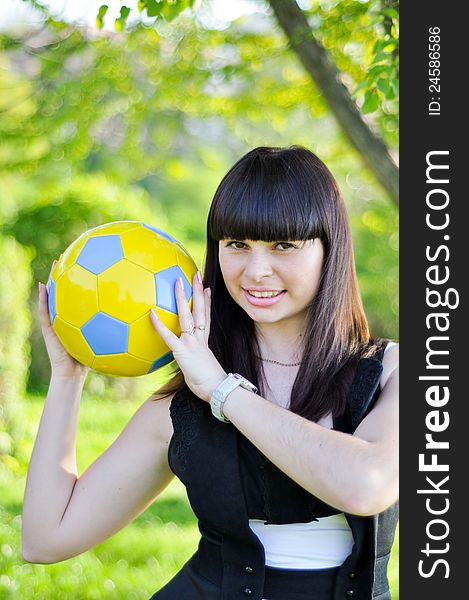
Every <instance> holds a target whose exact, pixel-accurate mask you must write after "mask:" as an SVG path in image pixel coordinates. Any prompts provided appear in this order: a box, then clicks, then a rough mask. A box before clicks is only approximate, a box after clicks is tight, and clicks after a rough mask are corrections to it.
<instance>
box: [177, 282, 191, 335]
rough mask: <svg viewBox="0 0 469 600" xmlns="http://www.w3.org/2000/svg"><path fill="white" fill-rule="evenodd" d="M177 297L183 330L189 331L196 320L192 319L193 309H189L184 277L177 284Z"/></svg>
mask: <svg viewBox="0 0 469 600" xmlns="http://www.w3.org/2000/svg"><path fill="white" fill-rule="evenodd" d="M175 296H176V305H177V309H178V316H179V323H180V325H181V329H189V328H190V327H192V326H193V325H194V319H193V317H192V313H191V309H190V307H189V302H188V301H187V298H186V293H185V291H184V285H183V283H182V277H180V278H179V279H178V280H177V282H176V285H175Z"/></svg>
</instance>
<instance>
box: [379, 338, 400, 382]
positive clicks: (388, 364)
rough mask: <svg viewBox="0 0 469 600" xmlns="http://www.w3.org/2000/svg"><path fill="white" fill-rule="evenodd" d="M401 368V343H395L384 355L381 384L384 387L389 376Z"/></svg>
mask: <svg viewBox="0 0 469 600" xmlns="http://www.w3.org/2000/svg"><path fill="white" fill-rule="evenodd" d="M398 368H399V344H395V345H393V346H391V347H390V348H389V350H386V352H385V353H384V356H383V372H382V374H381V381H380V386H381V389H384V386H385V385H386V382H387V381H388V379H389V376H390V375H391V373H392V372H393V371H395V370H396V369H398Z"/></svg>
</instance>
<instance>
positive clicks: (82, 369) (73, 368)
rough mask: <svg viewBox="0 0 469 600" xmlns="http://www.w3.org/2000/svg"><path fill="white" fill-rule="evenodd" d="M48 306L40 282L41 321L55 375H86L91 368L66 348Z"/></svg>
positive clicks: (43, 286)
mask: <svg viewBox="0 0 469 600" xmlns="http://www.w3.org/2000/svg"><path fill="white" fill-rule="evenodd" d="M56 263H57V261H56V260H54V262H53V263H52V267H51V271H50V272H51V273H52V271H53V269H54V267H55V265H56ZM49 277H50V274H49ZM47 306H48V292H47V287H46V286H45V285H44V284H43V283H39V308H38V312H39V321H40V324H41V330H42V337H43V338H44V342H45V344H46V350H47V354H48V355H49V360H50V364H51V369H52V373H53V375H59V376H61V377H86V375H87V373H88V371H89V369H90V368H89V367H87V366H85V365H82V364H81V363H79V362H78V361H77V360H75V359H74V358H73V357H72V356H70V354H69V353H68V352H67V351H66V350H65V348H64V347H63V345H62V343H61V342H60V340H59V338H58V337H57V335H56V333H55V331H54V330H53V328H52V326H51V324H50V317H49V310H48V307H47Z"/></svg>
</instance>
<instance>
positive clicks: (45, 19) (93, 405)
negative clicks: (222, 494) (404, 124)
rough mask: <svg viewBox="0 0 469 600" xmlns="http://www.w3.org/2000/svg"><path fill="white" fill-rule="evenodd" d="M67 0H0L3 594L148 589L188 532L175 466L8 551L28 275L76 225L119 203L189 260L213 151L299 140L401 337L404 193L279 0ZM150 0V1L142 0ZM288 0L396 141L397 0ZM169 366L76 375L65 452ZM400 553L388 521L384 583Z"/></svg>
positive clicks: (24, 394) (38, 340)
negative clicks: (307, 61) (36, 547)
mask: <svg viewBox="0 0 469 600" xmlns="http://www.w3.org/2000/svg"><path fill="white" fill-rule="evenodd" d="M289 1H290V0H289ZM70 4H72V3H67V2H65V1H59V0H57V1H52V0H51V1H50V2H47V3H46V2H42V3H41V2H36V1H30V2H20V1H14V0H9V1H8V2H5V3H3V4H2V11H3V13H2V16H3V19H2V20H1V25H0V257H1V262H0V275H1V276H0V497H1V498H2V502H1V507H0V511H1V512H0V598H32V597H33V596H34V597H37V598H54V599H55V598H64V599H65V598H72V597H73V598H76V597H79V598H111V597H112V598H116V597H117V598H148V597H149V596H150V595H151V593H153V592H154V591H155V590H156V589H158V588H159V587H161V585H163V583H164V582H166V581H168V580H169V579H170V577H171V576H172V575H173V574H174V573H175V572H176V571H177V570H178V569H179V568H180V566H182V564H183V563H184V561H185V560H186V559H187V558H188V557H189V556H190V555H191V554H192V552H193V551H194V550H195V548H196V545H197V540H198V537H199V534H198V530H197V527H196V522H195V519H194V516H193V514H192V512H191V510H190V507H189V505H188V502H187V498H186V495H185V492H184V489H183V487H182V485H181V484H180V483H179V482H174V483H173V484H171V485H170V486H169V488H168V489H167V490H165V492H164V493H163V494H162V496H161V497H160V498H158V499H157V501H156V502H155V503H154V504H153V505H152V506H151V507H150V508H149V509H148V510H147V511H145V513H144V514H143V515H141V516H140V517H139V518H138V519H136V520H135V521H134V522H133V523H132V524H131V525H129V526H128V527H127V528H126V529H125V530H123V531H121V532H120V533H119V534H117V535H115V536H114V537H113V538H112V539H110V540H108V541H106V542H105V543H103V544H100V545H99V546H98V547H97V548H95V549H93V550H90V551H88V552H86V553H85V554H83V555H81V556H79V557H77V558H74V559H70V560H68V561H65V562H63V563H59V564H57V565H31V564H27V563H25V562H24V561H23V560H22V558H21V503H22V497H23V493H24V485H25V477H26V472H27V466H28V462H29V458H30V455H31V451H32V445H33V442H34V438H35V435H36V432H37V428H38V425H39V419H40V415H41V411H42V407H43V403H44V396H45V393H46V392H47V386H48V381H49V376H50V370H49V364H48V359H47V354H46V352H45V347H44V345H43V342H42V337H41V334H40V330H39V328H38V323H37V321H38V319H37V282H38V281H42V282H46V281H47V277H48V273H49V270H50V266H51V263H52V261H53V260H54V258H57V257H58V256H59V254H60V253H61V252H63V250H64V249H65V248H66V247H67V246H68V245H69V244H70V243H71V242H72V241H73V240H74V239H75V238H76V237H77V236H78V235H79V234H81V233H82V232H83V231H85V230H86V229H89V228H91V227H95V226H97V225H100V224H102V223H106V222H110V221H115V220H123V219H131V220H142V221H144V222H147V223H149V224H151V225H153V226H156V227H159V228H162V229H164V230H166V231H168V232H169V233H170V234H171V235H173V236H175V237H176V238H178V239H179V240H180V241H182V242H183V244H184V245H185V246H186V248H187V249H188V250H189V252H190V253H191V254H192V255H193V257H194V259H195V260H196V262H197V263H198V265H199V266H201V267H203V261H204V249H205V223H206V217H207V213H208V208H209V205H210V201H211V199H212V197H213V193H214V191H215V189H216V187H217V185H218V183H219V181H220V180H221V178H222V177H223V175H224V173H225V172H226V171H227V169H228V168H229V167H230V166H231V165H232V164H233V163H234V162H235V161H236V160H237V159H238V158H239V157H240V156H241V155H242V154H244V153H245V152H247V151H248V150H249V149H251V148H253V147H255V146H259V145H277V146H286V145H290V144H302V145H305V146H306V147H308V148H310V149H311V150H312V151H313V152H315V153H317V154H318V156H319V157H320V158H321V159H322V160H324V162H325V163H326V164H327V165H328V167H329V168H330V169H331V171H332V172H333V173H334V175H335V176H336V178H337V180H338V181H339V185H340V187H341V189H342V192H343V195H344V198H345V202H346V205H347V209H348V212H349V216H350V221H351V225H352V232H353V240H354V247H355V256H356V264H357V272H358V278H359V284H360V289H361V292H362V296H363V300H364V304H365V309H366V313H367V316H368V319H369V323H370V328H371V331H372V333H373V334H375V335H379V336H385V337H389V338H392V339H397V337H398V288H397V286H398V207H397V203H396V198H395V197H393V194H392V192H390V190H389V188H386V186H384V187H383V185H381V184H380V183H378V179H377V177H376V172H375V171H374V170H373V168H372V167H370V165H371V163H372V161H371V158H372V157H370V156H369V155H368V156H367V152H366V151H363V149H362V150H360V151H359V150H357V149H356V148H355V147H354V145H353V143H351V142H350V134H349V133H347V131H346V129H344V127H343V126H339V124H338V121H337V119H336V114H337V107H334V105H333V103H332V104H331V102H330V101H326V99H325V95H324V94H323V90H322V88H321V83H320V82H319V83H318V82H317V81H315V80H314V79H313V78H312V77H311V73H310V72H308V69H307V68H306V67H305V65H304V63H303V62H302V60H301V56H300V54H298V52H297V50H296V49H295V40H292V38H290V39H289V38H288V36H287V35H285V29H284V27H282V23H281V22H280V21H279V17H278V15H277V14H276V13H275V10H274V8H275V7H274V4H275V2H273V1H272V2H267V1H266V2H263V1H260V0H255V1H254V0H253V1H248V0H236V1H233V2H229V3H227V2H221V1H220V0H201V1H199V2H196V3H194V2H190V1H184V0H176V1H173V2H171V1H170V0H163V1H162V2H160V3H155V2H153V3H151V2H150V3H142V2H139V3H138V4H137V2H133V3H132V2H129V3H123V4H124V5H125V4H127V6H128V7H129V8H130V9H131V10H130V12H129V16H126V13H125V11H124V13H122V12H120V11H121V8H122V6H123V4H122V3H120V2H117V1H115V2H110V3H108V4H109V11H108V13H107V15H106V16H105V17H104V23H100V22H98V23H96V16H97V15H98V7H99V2H92V1H89V2H88V3H86V2H83V3H79V4H80V7H81V8H80V11H78V13H79V14H75V13H73V14H72V11H71V7H70ZM287 4H288V3H287V2H285V5H287ZM156 5H158V6H159V8H158V10H159V11H160V13H161V14H158V15H156V16H157V18H156V20H155V17H153V18H150V17H149V16H148V14H149V13H150V8H151V7H152V6H156ZM295 5H296V6H297V7H298V8H300V9H301V12H302V14H303V15H304V16H305V18H306V23H307V26H308V27H309V28H310V33H311V35H312V37H313V39H314V40H316V41H317V42H318V43H320V44H321V46H322V48H323V49H324V50H325V53H326V55H327V57H328V60H330V62H331V64H334V65H336V67H337V69H338V70H337V73H338V75H337V77H336V79H337V80H338V81H339V80H340V82H341V84H342V85H343V86H344V88H345V89H346V90H347V93H349V95H350V99H351V101H352V103H353V104H354V106H356V107H357V108H358V109H359V110H358V112H359V113H360V118H361V119H362V121H363V123H364V125H365V127H366V128H368V129H369V131H370V132H373V135H375V136H376V137H377V138H379V140H380V141H381V143H382V144H383V147H385V148H386V150H387V152H388V153H389V155H390V156H392V157H393V159H394V160H397V158H396V157H397V148H398V121H397V104H398V66H397V65H398V47H397V41H396V40H397V31H398V30H397V26H398V13H397V10H398V3H397V2H393V1H390V0H382V1H378V0H370V1H367V0H363V1H350V0H345V1H343V2H335V1H332V0H330V1H315V0H303V1H302V2H298V4H295ZM76 7H77V3H75V11H76V12H77V8H76ZM139 9H140V11H142V12H139ZM163 9H164V10H163ZM115 18H117V19H118V22H117V23H115V21H114V19H115ZM98 21H99V20H98ZM101 25H103V27H102V28H99V27H98V26H101ZM370 148H371V146H370ZM370 154H371V150H370ZM167 376H168V371H167V370H165V369H162V370H161V371H159V372H157V373H154V374H152V375H147V376H145V377H142V378H135V379H124V378H122V379H114V378H109V377H105V376H102V375H99V374H97V373H91V374H90V375H89V377H88V380H87V383H86V386H85V391H84V395H83V402H82V410H81V414H80V424H79V432H78V448H77V459H78V466H79V472H83V471H84V470H85V469H86V467H87V466H88V465H89V464H90V463H91V462H93V460H94V459H95V458H96V457H97V456H98V455H99V454H100V453H101V452H103V451H104V450H105V449H106V448H107V447H108V446H109V445H110V444H111V443H112V441H113V440H114V439H115V438H116V437H117V435H118V434H119V432H120V431H121V430H122V428H123V427H124V426H125V423H126V422H127V421H128V419H129V418H130V416H131V415H132V414H133V412H134V411H135V410H136V409H137V407H138V406H139V405H140V404H141V403H142V402H143V401H144V400H145V399H146V397H147V396H148V395H149V394H150V393H151V392H152V391H153V390H154V389H155V388H156V387H158V385H159V384H160V383H161V382H162V381H164V380H165V378H167ZM397 561H398V540H396V543H395V545H394V548H393V555H392V561H391V566H390V579H391V583H392V597H393V600H395V599H398V597H399V593H398V568H397Z"/></svg>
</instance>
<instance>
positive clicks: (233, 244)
mask: <svg viewBox="0 0 469 600" xmlns="http://www.w3.org/2000/svg"><path fill="white" fill-rule="evenodd" d="M236 244H238V245H236ZM245 245H246V244H245V243H244V242H238V241H236V240H233V241H232V242H228V243H227V244H226V246H225V248H235V250H242V247H243V246H245Z"/></svg>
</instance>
